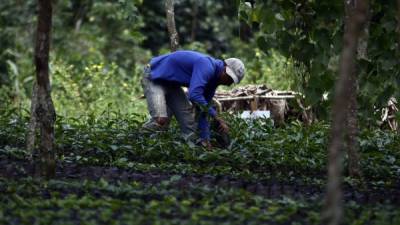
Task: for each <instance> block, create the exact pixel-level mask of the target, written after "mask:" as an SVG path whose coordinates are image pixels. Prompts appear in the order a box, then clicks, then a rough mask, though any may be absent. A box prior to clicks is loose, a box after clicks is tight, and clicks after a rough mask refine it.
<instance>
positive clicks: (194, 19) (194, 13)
mask: <svg viewBox="0 0 400 225" xmlns="http://www.w3.org/2000/svg"><path fill="white" fill-rule="evenodd" d="M197 1H198V0H194V1H193V2H192V4H193V6H192V32H191V34H190V40H192V41H195V40H196V33H197V32H196V31H197V14H198V12H199V6H198V3H197Z"/></svg>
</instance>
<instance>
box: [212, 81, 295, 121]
mask: <svg viewBox="0 0 400 225" xmlns="http://www.w3.org/2000/svg"><path fill="white" fill-rule="evenodd" d="M296 95H297V93H295V92H292V91H274V90H272V89H271V88H268V87H267V86H266V85H246V86H241V87H238V88H235V89H232V90H231V91H219V92H217V93H216V94H215V96H214V102H215V103H216V105H217V106H218V109H219V110H220V111H225V112H241V111H245V110H251V111H255V110H270V112H271V117H272V119H273V120H274V121H275V122H276V123H278V124H281V123H283V122H284V118H285V114H286V113H287V112H288V109H289V106H288V100H289V99H294V98H295V97H296Z"/></svg>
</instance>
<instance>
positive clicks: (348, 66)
mask: <svg viewBox="0 0 400 225" xmlns="http://www.w3.org/2000/svg"><path fill="white" fill-rule="evenodd" d="M351 2H352V3H353V4H354V11H353V13H352V14H351V15H350V17H349V19H348V20H346V23H347V24H346V27H347V29H346V31H345V33H344V37H343V50H342V55H341V60H340V71H339V79H338V81H337V82H336V86H335V98H334V102H333V108H332V116H333V121H332V126H331V133H330V138H331V140H330V143H329V147H328V154H329V156H328V160H329V162H328V184H327V194H326V199H325V207H324V211H323V213H322V219H323V224H328V225H337V224H340V222H341V220H342V214H343V209H342V191H341V163H340V162H341V148H342V147H343V146H342V143H343V137H344V136H343V134H344V132H345V129H346V117H347V116H348V113H347V110H343V109H347V108H348V107H349V102H350V100H349V98H348V96H349V94H350V93H349V91H350V90H351V89H350V88H351V86H352V84H351V83H350V82H351V81H352V79H349V77H350V76H351V74H352V73H353V72H354V71H355V64H356V63H355V59H356V53H357V44H358V39H359V36H360V33H361V30H362V27H363V24H364V23H365V21H366V18H367V11H368V0H353V1H351Z"/></svg>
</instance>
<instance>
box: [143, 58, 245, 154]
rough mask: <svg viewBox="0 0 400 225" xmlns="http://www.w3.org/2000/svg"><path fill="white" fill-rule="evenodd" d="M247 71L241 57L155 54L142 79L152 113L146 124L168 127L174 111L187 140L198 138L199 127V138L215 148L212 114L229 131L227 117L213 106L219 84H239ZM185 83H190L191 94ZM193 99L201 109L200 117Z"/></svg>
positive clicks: (154, 127)
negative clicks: (222, 116)
mask: <svg viewBox="0 0 400 225" xmlns="http://www.w3.org/2000/svg"><path fill="white" fill-rule="evenodd" d="M244 74H245V67H244V64H243V62H242V61H241V60H240V59H237V58H229V59H226V60H220V59H215V58H213V57H210V56H208V55H205V54H202V53H199V52H195V51H176V52H173V53H169V54H165V55H161V56H158V57H155V58H153V59H152V60H151V61H150V64H149V65H147V66H146V67H145V70H144V77H143V79H142V86H143V90H144V94H145V96H146V100H147V105H148V109H149V111H150V115H151V119H150V120H149V121H147V122H146V123H145V124H144V125H143V128H145V129H146V130H151V131H160V130H166V129H167V128H168V124H169V121H170V118H171V116H172V115H174V116H175V118H176V120H177V121H178V123H179V126H180V128H181V133H182V136H183V138H184V139H185V140H186V141H188V142H191V143H193V142H196V141H195V140H197V134H196V133H197V132H196V131H197V130H198V131H199V136H200V141H198V142H199V143H201V144H202V145H203V146H205V147H207V148H211V144H210V125H209V123H208V118H213V119H214V120H215V121H216V122H217V123H218V124H219V127H218V131H219V132H221V133H228V131H229V128H228V126H227V124H226V123H225V121H224V120H222V119H221V118H219V117H218V116H217V112H216V110H215V108H214V107H212V106H211V100H212V98H213V96H214V94H215V91H216V89H217V87H218V85H227V86H229V85H231V84H233V83H235V84H238V83H239V82H240V81H241V80H242V79H243V77H244ZM182 86H184V87H188V89H189V93H188V96H186V94H185V93H184V91H183V89H182ZM190 102H192V103H193V105H194V106H195V107H196V111H197V112H198V113H196V115H198V116H196V118H195V116H194V114H193V111H192V104H191V103H190ZM196 127H197V128H196Z"/></svg>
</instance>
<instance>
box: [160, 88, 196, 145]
mask: <svg viewBox="0 0 400 225" xmlns="http://www.w3.org/2000/svg"><path fill="white" fill-rule="evenodd" d="M166 100H167V105H168V108H169V109H170V110H171V111H172V113H173V114H174V115H175V118H176V120H177V121H178V123H179V126H180V128H181V133H182V136H183V138H184V139H185V140H186V141H191V142H193V143H194V142H195V141H196V139H197V136H196V123H195V120H194V115H193V110H192V105H191V104H190V102H189V100H188V98H187V96H186V94H185V92H184V91H183V90H182V88H181V87H179V86H169V87H168V88H167V95H166Z"/></svg>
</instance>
